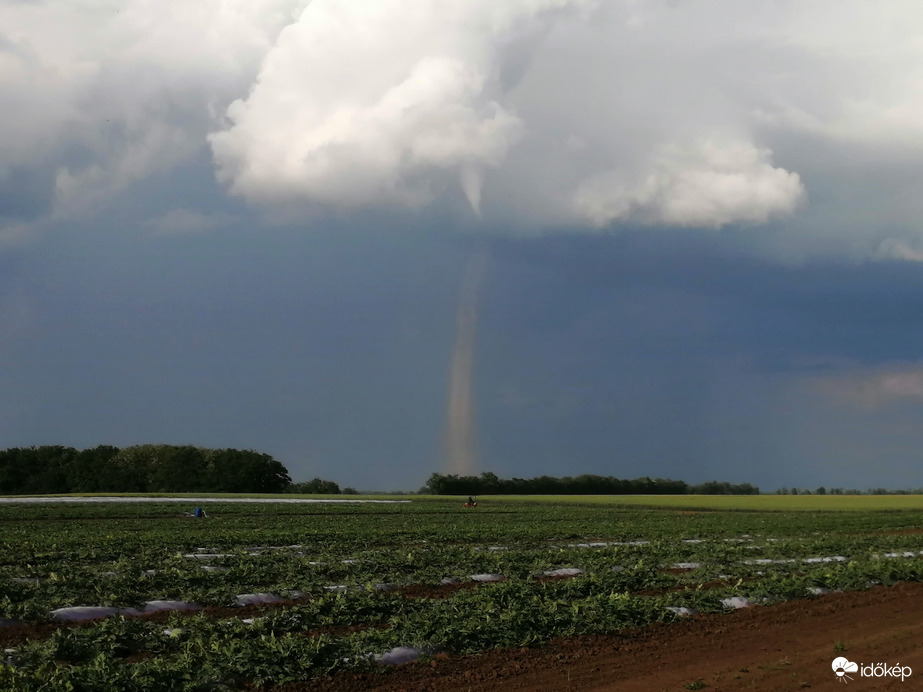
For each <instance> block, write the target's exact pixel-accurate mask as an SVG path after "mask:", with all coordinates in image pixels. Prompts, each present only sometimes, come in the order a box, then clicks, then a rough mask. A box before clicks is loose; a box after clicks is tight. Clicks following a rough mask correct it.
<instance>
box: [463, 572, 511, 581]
mask: <svg viewBox="0 0 923 692" xmlns="http://www.w3.org/2000/svg"><path fill="white" fill-rule="evenodd" d="M471 579H472V581H480V582H491V581H503V580H505V579H506V577H504V576H503V575H502V574H472V575H471Z"/></svg>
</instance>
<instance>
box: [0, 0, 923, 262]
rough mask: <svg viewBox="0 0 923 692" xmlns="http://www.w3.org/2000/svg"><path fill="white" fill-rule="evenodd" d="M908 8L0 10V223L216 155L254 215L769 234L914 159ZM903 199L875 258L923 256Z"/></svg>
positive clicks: (547, 3)
mask: <svg viewBox="0 0 923 692" xmlns="http://www.w3.org/2000/svg"><path fill="white" fill-rule="evenodd" d="M921 14H923V10H921V9H920V6H919V4H918V3H915V2H912V1H910V0H903V1H902V0H890V1H887V2H882V3H876V4H875V5H874V6H871V5H869V4H868V3H865V2H860V1H859V0H814V1H811V2H804V1H803V0H776V1H774V2H768V0H767V1H762V0H755V1H754V2H749V3H739V2H735V1H734V0H713V1H711V2H673V1H667V0H650V1H649V2H644V3H638V2H634V1H633V0H504V1H503V2H494V1H492V0H415V1H414V2H411V3H408V2H399V1H398V0H313V1H312V2H307V1H306V0H257V1H253V0H251V1H248V2H244V1H243V0H202V1H201V2H198V3H196V4H195V7H194V8H192V9H190V5H189V4H188V3H186V2H181V1H180V0H163V2H160V3H151V2H149V1H148V0H121V1H118V0H113V1H112V2H109V3H98V2H90V1H89V0H73V1H72V2H68V3H60V2H30V3H6V4H3V5H0V27H2V28H0V75H2V78H0V99H2V102H3V103H4V104H5V106H4V108H5V110H4V117H3V118H0V154H2V163H0V199H6V198H7V197H12V196H16V197H18V198H23V195H22V194H21V192H22V190H23V188H24V187H30V188H34V190H32V192H33V193H34V194H32V196H31V197H30V199H32V200H33V203H31V205H30V204H19V205H18V206H11V205H6V209H5V212H4V214H5V216H4V219H5V220H6V221H9V220H10V218H11V217H15V219H21V218H26V219H29V218H34V217H36V216H40V215H41V213H42V211H43V208H44V211H45V212H50V213H55V212H56V213H58V214H59V215H61V214H70V213H72V212H74V211H75V210H78V209H79V208H85V207H86V206H87V205H92V203H93V201H94V200H98V199H106V198H108V197H111V195H112V194H114V193H117V192H118V191H119V190H121V189H124V188H125V187H126V186H128V185H131V184H134V183H137V182H140V181H143V180H145V178H146V177H147V176H149V175H150V174H151V173H152V172H156V171H163V170H168V169H170V168H172V167H175V166H178V165H183V164H184V163H186V162H188V161H190V160H193V159H194V158H195V157H196V156H201V155H202V154H207V155H209V156H210V157H211V161H212V164H213V165H214V167H215V173H216V175H217V177H218V179H219V180H220V181H221V182H222V184H223V185H224V186H225V187H226V189H227V190H228V191H229V192H230V193H231V194H234V195H238V196H241V197H243V198H244V199H246V200H247V201H249V202H251V203H253V204H254V205H255V206H257V207H258V208H278V207H279V206H282V205H284V206H287V207H294V208H295V209H301V208H308V209H310V208H315V207H318V206H320V207H335V208H344V207H345V208H354V207H357V206H374V207H379V206H389V207H397V208H409V209H418V208H421V207H424V206H426V205H440V204H446V203H452V204H454V202H455V201H456V200H457V199H461V198H462V195H464V196H465V197H467V199H468V202H469V203H470V205H471V206H472V207H473V208H474V209H475V210H476V211H478V212H479V213H482V214H483V217H484V219H485V221H487V222H489V223H491V224H492V225H493V226H494V227H510V228H519V229H534V228H538V229H541V228H548V227H562V226H566V227H569V228H571V229H575V230H578V229H581V228H583V229H595V228H599V227H608V226H610V225H613V224H620V223H625V222H631V223H642V224H644V223H646V224H654V225H680V226H695V227H704V228H720V227H723V226H726V225H728V224H741V223H742V224H760V223H763V222H766V221H767V220H770V219H772V218H774V217H780V216H785V215H789V214H792V213H793V212H797V211H798V210H799V209H802V208H805V206H804V205H805V203H806V201H807V195H806V191H807V189H808V188H811V187H814V186H815V185H816V184H817V181H820V184H821V185H822V186H827V187H828V188H835V187H836V186H837V185H841V184H843V183H844V179H843V175H844V172H845V171H847V170H848V169H849V166H848V164H849V163H850V162H851V161H856V160H858V161H861V162H862V163H863V165H868V164H873V165H880V166H885V167H889V166H890V167H895V166H898V167H899V166H906V162H907V161H910V160H916V159H914V158H913V153H914V152H916V150H917V149H918V148H920V147H921V145H923V136H921V135H923V126H921V124H920V123H923V117H921V116H923V91H921V88H920V85H921V84H923V79H921V74H923V48H921V46H920V44H919V41H917V39H916V35H915V32H914V27H916V26H918V24H919V20H920V19H921V18H923V17H921ZM908 152H910V155H909V156H908ZM917 158H918V157H917ZM915 176H917V172H916V171H915V170H914V171H913V172H911V173H910V174H909V175H904V177H903V180H905V181H909V180H910V178H911V177H915ZM846 182H848V181H846ZM844 189H845V188H844ZM14 192H15V193H16V194H15V195H14ZM898 197H899V198H898V199H894V200H888V201H889V203H888V204H883V205H881V208H883V209H887V210H888V214H889V215H890V218H889V222H890V227H891V228H895V229H901V232H900V233H897V232H895V235H894V237H893V239H892V240H893V242H892V243H891V245H889V246H888V247H898V246H899V247H906V248H909V251H910V252H911V253H913V252H917V251H920V244H919V242H918V236H919V235H920V234H919V233H918V232H917V230H916V221H915V220H916V219H917V218H919V214H918V212H919V211H920V210H919V209H917V208H916V204H915V203H914V200H915V197H913V196H911V197H907V196H898ZM453 198H454V199H453ZM821 198H823V195H822V196H821ZM840 202H842V203H843V204H840ZM854 202H855V195H854V194H853V193H852V192H847V193H844V194H843V199H842V200H838V201H837V203H836V204H834V205H830V206H828V207H827V208H826V209H827V210H828V212H829V213H831V214H834V215H835V214H836V213H837V210H838V209H841V208H843V205H844V204H845V205H847V206H848V205H849V204H852V203H854ZM43 205H44V207H43ZM865 207H866V208H869V205H865ZM843 218H844V219H846V220H847V221H849V222H850V223H853V224H855V223H856V221H855V220H856V219H857V218H858V217H857V215H856V213H855V212H854V211H851V212H849V213H844V214H843ZM15 219H14V220H15ZM830 221H831V220H830V219H825V220H823V223H817V224H815V227H827V228H829V227H830V226H831V223H830ZM0 223H3V221H0ZM855 232H856V233H859V232H861V231H859V230H855ZM879 242H880V241H879ZM904 255H905V256H907V253H904Z"/></svg>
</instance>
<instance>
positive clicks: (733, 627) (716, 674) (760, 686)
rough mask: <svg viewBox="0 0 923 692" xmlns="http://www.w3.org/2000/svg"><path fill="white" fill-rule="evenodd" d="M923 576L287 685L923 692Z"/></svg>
mask: <svg viewBox="0 0 923 692" xmlns="http://www.w3.org/2000/svg"><path fill="white" fill-rule="evenodd" d="M921 613H923V584H919V583H905V584H898V585H897V586H892V587H876V588H874V589H871V590H869V591H859V592H849V593H838V594H829V595H826V596H823V597H820V598H817V599H812V600H801V601H789V602H786V603H781V604H778V605H773V606H756V607H753V608H747V609H743V610H738V611H734V612H732V613H728V614H723V615H699V616H695V617H693V618H690V619H688V620H682V621H679V622H676V623H672V624H669V625H655V626H652V627H648V628H644V629H641V630H634V631H631V632H625V633H623V634H621V635H618V636H606V637H582V638H576V639H567V640H557V641H554V642H552V643H550V644H548V645H547V646H544V647H541V648H536V649H514V650H509V649H506V650H500V651H492V652H487V653H484V654H480V655H477V656H468V657H453V656H445V655H440V656H437V657H436V658H434V659H433V660H431V661H426V662H418V663H410V664H406V665H403V666H398V667H396V668H393V669H388V670H384V671H382V672H381V673H371V674H361V675H347V674H341V675H337V676H334V677H333V678H329V679H327V680H323V681H313V682H311V683H310V684H306V685H304V686H290V687H286V688H285V689H286V690H291V691H295V690H301V689H304V690H307V689H311V690H319V691H324V692H351V691H353V690H363V691H364V690H377V691H378V692H398V691H400V692H414V691H417V692H423V691H427V692H436V691H441V690H458V691H460V692H488V691H490V692H493V691H494V690H499V691H501V692H503V691H510V692H513V691H516V692H531V691H533V690H534V691H538V690H541V691H544V690H593V691H595V692H615V691H616V690H618V691H619V692H658V691H659V690H671V691H674V690H675V691H681V690H684V689H705V690H709V691H714V692H717V691H728V690H771V691H779V692H786V691H789V690H803V689H812V690H841V691H842V690H846V689H850V690H857V691H859V692H862V691H864V690H915V689H921V688H923V685H921V679H923V617H921ZM840 655H843V656H846V657H847V658H849V660H851V661H855V662H857V663H860V664H862V663H877V662H887V663H889V664H891V665H896V664H898V663H900V664H901V665H903V666H910V667H911V669H912V670H913V674H912V675H911V677H910V678H908V679H907V680H906V681H904V682H901V681H900V679H892V678H879V679H874V678H868V677H861V676H860V675H859V674H858V673H855V674H853V680H852V681H851V683H852V684H850V686H849V687H848V688H846V687H843V686H842V685H841V684H840V682H839V681H838V679H837V677H836V676H835V674H834V673H833V669H832V668H831V662H832V660H833V659H834V658H835V657H837V656H840Z"/></svg>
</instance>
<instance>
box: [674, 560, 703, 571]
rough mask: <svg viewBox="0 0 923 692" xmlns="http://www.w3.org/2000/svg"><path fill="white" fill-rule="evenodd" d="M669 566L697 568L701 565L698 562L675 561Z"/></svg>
mask: <svg viewBox="0 0 923 692" xmlns="http://www.w3.org/2000/svg"><path fill="white" fill-rule="evenodd" d="M670 566H671V567H672V568H673V569H698V568H699V567H701V566H702V565H701V564H699V563H698V562H677V563H674V564H673V565H670Z"/></svg>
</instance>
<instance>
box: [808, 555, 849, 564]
mask: <svg viewBox="0 0 923 692" xmlns="http://www.w3.org/2000/svg"><path fill="white" fill-rule="evenodd" d="M848 559H849V558H845V557H843V556H842V555H831V556H829V557H806V558H805V559H804V560H802V562H806V563H816V562H846V561H847V560H848Z"/></svg>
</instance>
